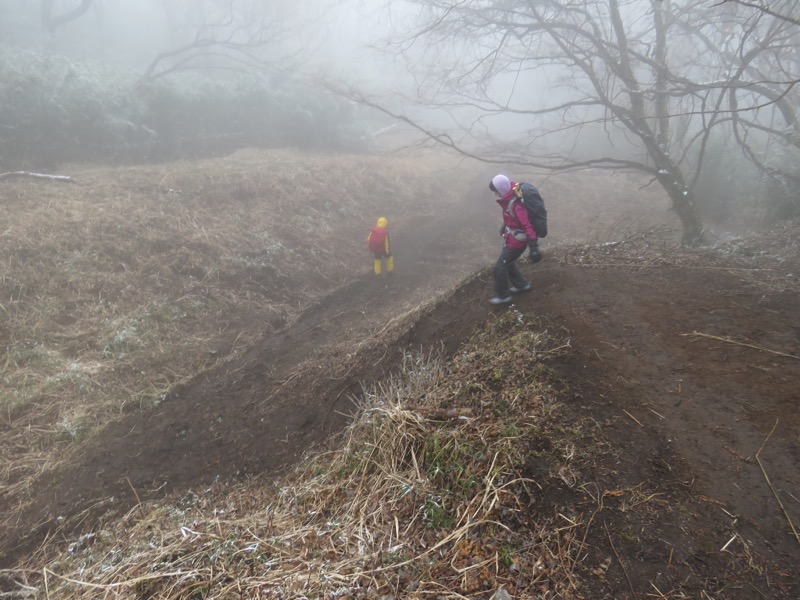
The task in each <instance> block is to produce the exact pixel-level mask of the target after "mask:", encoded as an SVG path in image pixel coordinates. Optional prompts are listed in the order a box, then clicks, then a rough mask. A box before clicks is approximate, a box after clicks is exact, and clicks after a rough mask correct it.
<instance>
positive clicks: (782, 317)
mask: <svg viewBox="0 0 800 600" xmlns="http://www.w3.org/2000/svg"><path fill="white" fill-rule="evenodd" d="M480 181H482V180H480ZM476 186H477V184H476ZM553 189H554V190H555V189H556V188H555V185H554V186H553ZM553 197H554V196H553V194H552V193H551V194H550V196H549V198H553ZM485 199H486V195H485V194H477V193H476V199H475V201H473V202H470V203H467V205H466V207H467V208H465V210H463V211H460V212H459V213H458V214H453V213H450V214H443V215H440V216H438V217H435V218H426V219H420V220H419V221H417V222H414V221H413V220H409V221H408V222H405V223H403V224H402V225H401V227H400V229H399V231H398V232H397V233H396V234H395V255H396V257H397V271H396V273H395V274H394V275H393V276H392V277H391V278H388V277H387V278H385V279H382V280H377V279H376V278H374V277H373V276H372V275H371V274H370V273H365V274H364V275H363V276H360V277H358V278H356V279H355V280H353V281H352V282H350V283H346V284H345V285H343V286H341V287H339V288H337V289H336V290H335V291H333V292H332V293H330V294H328V295H326V296H325V297H324V298H323V299H321V300H320V301H318V302H316V303H315V304H313V305H312V306H311V307H310V308H308V309H307V310H305V311H304V312H303V313H302V314H301V315H300V316H299V317H298V318H297V319H295V320H294V321H292V322H291V323H290V324H288V325H287V326H286V327H285V328H283V329H282V330H280V331H278V332H277V333H275V334H269V335H266V336H264V337H263V339H261V340H260V341H259V342H257V343H255V344H254V345H253V346H252V347H250V348H249V349H248V350H247V351H246V352H244V353H243V354H242V355H241V356H239V357H238V358H236V359H234V360H232V361H229V362H226V363H224V364H222V365H220V366H217V367H215V368H213V369H211V370H209V371H207V372H204V373H202V374H201V375H199V376H198V377H196V378H194V379H193V380H192V381H190V382H188V383H187V384H185V385H182V386H181V387H180V388H178V389H177V390H176V391H174V392H173V393H171V394H170V395H169V397H168V398H166V399H165V401H164V402H163V403H161V404H159V405H158V406H157V407H155V408H153V409H152V410H149V411H146V412H144V413H141V412H136V413H132V414H127V415H124V417H123V418H122V419H121V420H118V421H116V422H114V423H112V424H111V425H109V426H108V427H106V428H105V430H104V431H103V432H102V433H101V434H99V435H98V436H97V437H96V438H95V440H94V441H93V443H92V444H91V447H89V448H85V449H84V450H83V451H82V452H81V455H80V457H79V459H78V460H75V461H72V463H71V464H70V465H69V466H65V467H63V468H61V469H60V470H58V471H57V472H55V473H53V474H52V475H50V476H48V478H47V480H46V481H44V482H42V485H41V486H40V489H41V494H40V495H38V496H37V497H36V498H35V499H34V501H33V502H32V503H31V504H30V506H29V507H28V508H26V509H25V510H24V511H22V512H20V513H19V514H18V515H16V518H15V519H14V520H13V523H12V524H11V525H9V526H7V527H6V530H5V531H3V532H2V534H3V540H4V541H3V552H2V564H3V565H4V566H11V565H13V564H15V563H16V561H17V559H20V558H22V557H24V556H25V555H26V553H28V552H30V551H31V550H32V549H33V548H35V546H36V545H38V544H39V543H40V542H41V541H42V540H43V539H44V538H45V537H46V536H53V535H66V534H69V533H73V532H75V531H79V530H81V529H82V528H86V527H88V526H90V525H91V526H95V525H97V524H100V523H102V522H103V521H105V520H107V519H110V518H113V517H114V516H115V515H119V514H120V512H121V511H126V510H128V509H130V508H131V507H133V506H135V505H136V504H137V503H139V502H142V501H144V500H147V499H154V498H161V497H166V496H167V495H168V494H170V493H181V492H184V491H186V490H189V489H192V488H197V487H199V486H203V485H206V484H210V483H211V482H213V481H217V480H226V479H230V478H238V477H244V476H248V475H254V474H264V473H274V474H278V473H280V472H282V471H283V470H284V469H285V468H287V467H288V466H290V465H293V464H295V463H296V462H297V461H298V460H299V459H300V458H301V456H302V455H303V453H305V452H306V451H308V450H309V449H310V448H312V447H315V446H317V445H320V444H323V443H324V442H325V441H326V440H327V439H328V438H329V436H330V435H331V433H332V432H335V431H338V430H340V429H341V428H342V427H343V426H344V424H345V423H346V421H347V416H348V414H350V413H351V410H352V408H353V406H352V397H353V395H354V394H357V393H358V392H359V391H360V389H361V387H362V386H364V385H367V384H369V383H370V382H372V381H376V380H378V379H380V378H382V377H385V376H386V375H387V374H388V373H391V372H393V370H394V369H395V368H396V367H397V365H398V362H399V359H400V357H401V356H402V353H403V351H405V350H409V349H410V350H414V349H419V348H427V347H431V346H436V345H443V346H444V348H445V350H446V352H448V353H452V352H454V351H455V350H456V349H457V348H458V345H459V343H460V342H461V341H463V340H464V339H466V337H467V336H468V335H469V334H470V333H471V332H472V331H473V330H474V329H475V328H476V327H477V326H479V325H480V324H481V323H482V322H484V321H485V320H486V319H487V318H488V317H490V316H491V315H493V314H496V313H497V311H507V310H518V311H520V312H521V313H523V314H524V315H527V316H529V317H530V318H535V319H538V320H539V321H540V322H541V323H542V324H543V326H544V327H547V328H548V329H550V330H552V331H554V332H557V333H558V335H560V336H562V337H563V338H564V339H565V340H566V341H568V343H569V346H570V348H571V351H570V352H569V353H567V355H566V356H565V357H563V358H561V359H559V360H558V361H557V364H556V372H557V375H558V377H559V379H560V381H561V395H562V396H563V399H564V401H565V403H566V405H567V407H568V408H567V412H568V413H569V414H572V415H573V417H574V418H575V419H576V420H581V419H583V420H585V419H590V420H591V421H592V422H593V423H594V427H595V431H594V435H595V436H596V438H597V440H599V441H600V442H601V443H602V444H603V446H604V447H606V448H609V449H610V450H609V452H608V453H607V454H603V455H598V456H597V457H596V462H593V463H592V464H591V466H590V465H589V463H588V462H587V463H586V464H585V465H584V466H585V467H586V468H587V469H588V468H591V469H593V470H594V477H593V478H591V479H593V480H594V484H593V485H594V493H596V494H597V496H598V499H599V500H600V504H602V505H603V510H602V511H599V510H598V511H597V512H596V513H595V514H596V515H597V516H596V517H595V514H592V517H593V518H596V519H597V521H596V522H597V526H595V527H593V528H592V529H591V532H590V533H589V534H588V535H587V540H586V541H587V543H588V544H589V547H594V548H596V549H597V552H598V555H599V554H600V551H601V550H602V551H603V552H604V553H606V554H608V555H613V556H615V558H616V560H615V561H614V562H613V564H611V565H606V566H607V573H606V574H605V575H604V576H603V577H598V579H597V580H596V581H595V582H594V583H592V584H591V585H592V586H593V588H594V591H593V593H592V594H591V595H589V596H587V597H589V598H595V597H596V598H601V597H603V598H605V597H607V598H644V597H654V598H660V597H693V598H707V597H714V598H759V597H763V598H787V599H788V598H800V569H799V568H798V565H800V537H799V536H798V531H797V530H796V529H797V527H798V524H799V523H800V433H799V432H800V413H798V405H800V391H798V382H800V325H799V324H798V321H797V315H798V314H800V294H798V286H797V284H796V283H795V281H796V277H797V276H800V262H798V258H797V252H796V246H792V244H795V242H794V240H795V239H796V238H795V237H794V235H793V233H794V232H796V231H797V228H796V227H795V229H793V230H791V229H787V230H786V231H778V232H777V234H778V235H779V236H780V235H782V236H783V237H778V238H766V237H765V238H763V239H761V240H759V241H757V242H752V244H750V245H749V246H746V247H743V246H729V247H728V250H729V251H728V252H727V253H726V252H704V253H697V252H694V253H685V254H684V253H678V252H674V253H673V254H672V255H671V256H668V257H666V258H662V257H661V255H660V254H658V253H654V252H653V251H652V249H649V248H647V245H646V242H647V238H646V236H643V237H641V238H640V239H639V238H637V240H638V241H637V240H634V239H633V238H629V239H628V240H627V241H625V242H623V243H616V244H607V245H605V246H603V245H595V246H592V247H583V246H580V247H578V246H572V245H566V244H565V242H569V241H571V239H572V238H573V236H570V235H566V234H562V235H561V237H560V238H559V237H558V234H557V233H554V234H553V235H552V238H551V239H552V241H551V239H548V242H549V243H548V244H544V245H543V248H544V250H545V253H546V259H545V260H544V261H543V262H541V263H539V264H537V265H532V264H525V265H524V266H523V270H524V272H525V273H526V274H527V275H528V276H529V277H530V279H531V280H532V282H533V284H534V290H533V291H532V292H531V293H528V294H524V295H520V296H517V297H516V298H515V302H514V305H513V307H511V308H500V309H496V308H491V307H490V306H489V305H488V303H487V302H486V300H487V299H488V297H489V295H490V292H491V284H490V279H491V276H490V273H489V271H488V270H486V269H483V270H478V269H480V267H482V266H483V267H485V266H486V265H487V264H489V261H491V260H492V259H493V253H494V250H495V243H496V241H495V239H494V237H491V234H492V233H493V232H494V229H495V226H494V223H495V222H497V221H498V219H497V215H495V214H494V211H495V210H496V209H495V208H494V207H492V206H491V204H486V203H484V202H483V200H485ZM550 203H551V206H552V207H553V208H551V228H552V229H553V230H555V231H556V232H557V231H558V228H559V218H558V217H559V214H560V210H559V209H558V208H557V207H555V206H553V205H554V204H555V203H554V202H553V201H552V200H551V201H550ZM563 218H564V221H565V222H566V221H567V220H568V218H569V219H571V221H570V228H571V229H569V231H573V232H574V239H578V237H579V236H580V235H581V232H582V233H583V234H585V233H586V232H587V231H588V230H590V229H591V228H592V227H593V226H597V223H598V221H597V220H596V219H592V218H590V217H589V216H588V213H587V214H585V215H580V214H579V213H577V211H576V212H575V213H573V214H572V215H563ZM565 231H566V229H565ZM453 232H458V233H457V239H456V240H453V239H451V236H452V235H453ZM775 239H777V241H775V242H774V243H776V244H778V246H775V247H771V246H769V244H770V243H773V241H774V240H775ZM559 242H561V244H559ZM617 242H620V240H617ZM628 248H630V250H628ZM787 248H789V251H788V252H787ZM365 262H366V263H367V266H366V267H365V270H366V269H367V268H368V261H365ZM476 270H478V271H477V275H475V276H470V275H469V274H470V273H472V272H474V271H476ZM462 277H466V279H465V280H464V281H463V283H461V284H459V285H457V286H455V288H454V284H455V282H456V281H458V280H459V279H461V278H462ZM432 298H434V301H431V299H432ZM260 318H261V317H260V316H259V315H252V321H251V323H252V324H257V323H258V322H259V320H260ZM409 322H412V323H413V325H410V326H409ZM243 326H245V324H244V323H243ZM251 326H256V327H257V325H251ZM597 440H596V441H597ZM527 443H529V444H531V448H532V449H535V447H536V446H537V445H538V444H543V443H546V441H542V440H529V441H528V442H527ZM532 456H533V453H532ZM529 468H530V470H531V474H532V475H535V474H536V471H537V469H538V468H539V466H537V463H536V460H535V459H534V458H532V459H531V464H530V466H529ZM564 482H565V485H564V486H563V487H555V486H553V487H548V488H546V489H545V490H544V491H543V493H542V496H541V498H540V500H539V503H538V505H537V506H534V507H531V509H532V510H545V511H566V509H565V507H567V506H568V505H569V504H570V503H573V502H576V501H580V498H585V495H584V494H585V493H586V492H587V490H586V489H584V490H583V491H582V492H581V494H578V492H577V491H576V490H575V489H572V488H571V487H570V485H569V477H568V476H566V477H565V478H564ZM645 482H646V483H647V487H648V489H656V490H658V491H657V492H656V493H654V494H652V495H650V496H648V497H647V498H643V499H642V503H646V504H647V506H648V510H647V511H641V510H634V509H635V508H636V507H634V506H626V505H624V504H623V503H622V502H621V501H620V499H619V498H618V497H617V496H616V495H615V494H614V493H613V490H615V489H621V488H631V487H635V486H637V485H639V484H644V483H645ZM590 492H591V490H590ZM589 514H591V511H589ZM601 521H602V526H600V522H601ZM590 555H591V552H590ZM743 564H745V565H746V566H747V568H745V569H742V565H743ZM676 589H680V590H681V593H689V594H690V595H688V596H679V595H675V596H669V595H668V594H671V593H676V592H674V590H676ZM712 592H713V595H709V594H711V593H712Z"/></svg>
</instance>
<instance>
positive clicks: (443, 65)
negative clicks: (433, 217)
mask: <svg viewBox="0 0 800 600" xmlns="http://www.w3.org/2000/svg"><path fill="white" fill-rule="evenodd" d="M413 3H414V4H415V5H416V6H417V7H418V8H419V14H420V15H421V16H422V17H423V20H422V22H421V24H419V26H418V27H417V28H416V29H415V30H414V31H411V32H410V33H407V34H406V35H404V36H402V38H401V39H400V40H399V45H398V46H397V48H398V49H399V50H400V51H401V52H402V53H403V54H404V56H406V57H407V58H408V59H409V60H410V61H411V62H412V65H411V66H412V67H413V72H415V73H417V74H418V86H417V94H416V95H417V98H418V99H419V100H420V101H421V102H422V103H423V104H424V105H426V106H428V107H438V108H444V109H447V110H448V111H450V112H451V114H453V115H460V117H458V116H454V118H457V119H459V123H460V125H461V127H460V131H459V132H458V133H453V134H448V133H445V132H442V131H431V130H430V129H427V128H424V129H425V130H426V131H428V132H429V133H431V134H432V135H433V136H434V137H435V138H436V139H438V140H440V141H442V140H445V141H446V142H447V143H449V144H450V145H452V146H454V147H456V148H457V149H460V150H462V151H464V152H467V153H470V154H473V155H480V156H484V157H490V159H491V160H492V161H495V162H508V163H513V164H520V165H529V166H533V167H539V168H547V169H562V170H563V169H575V168H583V167H595V168H607V169H635V170H638V171H641V172H644V173H647V174H649V175H651V176H652V177H653V179H654V180H655V181H658V183H659V184H660V185H661V186H662V187H663V188H664V190H665V191H666V192H667V194H668V195H669V197H670V199H671V201H672V207H673V209H674V210H675V212H676V214H677V215H678V217H679V219H680V222H681V224H682V228H683V241H684V243H686V244H694V243H696V242H698V241H699V240H700V239H701V237H702V233H703V226H702V222H701V219H700V217H699V215H698V211H697V209H696V208H695V197H694V190H693V184H694V182H695V181H696V178H697V173H698V172H699V169H700V168H701V167H702V157H703V153H704V151H705V149H706V144H707V140H708V137H709V135H710V132H711V131H713V130H714V129H715V128H721V127H726V126H727V127H730V126H734V125H735V126H737V127H738V128H739V131H742V130H743V128H745V127H746V128H748V129H749V130H750V131H753V130H754V129H755V128H757V127H762V128H764V127H766V129H762V131H763V132H764V133H765V135H770V132H769V131H767V129H768V124H767V125H765V121H764V115H763V114H762V109H763V107H764V106H771V105H773V104H774V105H776V106H780V107H781V108H782V110H784V111H786V118H787V119H788V120H791V119H792V118H794V117H793V116H792V111H791V107H792V103H791V101H790V98H789V94H790V92H791V90H792V89H793V87H794V85H795V83H796V81H797V70H795V69H794V64H793V63H791V61H790V60H789V59H787V58H786V57H785V56H784V54H782V53H781V52H780V50H782V49H786V48H787V44H788V42H789V38H788V37H787V36H788V35H790V34H789V33H787V31H786V27H787V26H788V25H789V22H787V21H783V22H782V23H781V24H780V25H776V24H775V20H774V19H773V20H772V22H771V23H770V22H767V21H766V20H765V19H748V18H747V17H744V16H740V15H736V14H735V11H733V12H730V13H729V14H728V13H726V12H725V11H720V10H719V9H717V10H716V12H715V11H714V8H713V7H705V8H702V7H698V6H697V4H696V2H693V1H691V0H650V1H641V0H635V1H634V0H588V1H580V2H579V1H555V0H462V1H460V2H458V3H454V2H450V1H447V0H414V1H413ZM765 16H766V15H765ZM417 48H421V49H422V52H421V53H418V52H417ZM766 67H769V73H765V72H764V68H766ZM509 115H514V116H516V117H518V118H519V119H520V121H519V122H521V123H525V125H524V126H523V127H521V128H520V129H521V132H523V133H526V137H527V140H526V141H525V142H523V143H522V144H517V145H514V146H510V145H509V144H508V143H502V144H498V143H495V144H493V145H492V146H488V145H487V144H486V141H487V139H488V138H489V137H490V132H491V131H493V130H495V129H496V127H497V123H499V122H501V117H502V118H505V117H507V116H509ZM467 116H469V119H468V118H467ZM794 122H796V118H794ZM792 135H793V134H792V133H785V136H788V137H789V138H791V137H792ZM457 137H458V142H456V141H454V140H455V139H456V138H457ZM744 138H747V136H744ZM740 141H741V142H742V143H743V144H745V145H746V144H747V143H749V142H751V141H754V140H753V138H752V136H750V137H749V138H748V139H741V140H740ZM475 148H479V150H475ZM751 150H752V154H753V155H755V154H756V151H755V149H754V148H751Z"/></svg>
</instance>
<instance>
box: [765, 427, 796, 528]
mask: <svg viewBox="0 0 800 600" xmlns="http://www.w3.org/2000/svg"><path fill="white" fill-rule="evenodd" d="M777 426H778V419H775V425H773V426H772V431H770V432H769V435H768V436H767V439H765V440H764V443H763V444H761V447H760V448H759V449H758V452H756V461H757V462H758V466H759V467H761V472H762V473H763V474H764V479H766V480H767V485H768V486H769V489H770V490H772V495H773V496H775V500H777V501H778V506H780V507H781V511H783V516H784V517H786V520H787V521H788V522H789V527H791V529H792V533H793V534H794V539H796V540H797V541H798V543H800V534H798V533H797V529H796V528H795V526H794V523H793V522H792V518H791V517H790V516H789V513H788V512H787V511H786V507H785V506H784V505H783V502H782V501H781V499H780V497H779V496H778V492H776V491H775V488H774V487H772V482H771V481H770V480H769V475H767V471H766V470H765V469H764V465H763V464H762V463H761V457H760V456H759V454H761V451H762V450H763V449H764V446H765V445H766V443H767V442H768V441H769V438H770V437H772V434H773V433H774V432H775V428H776V427H777Z"/></svg>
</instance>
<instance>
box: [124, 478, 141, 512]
mask: <svg viewBox="0 0 800 600" xmlns="http://www.w3.org/2000/svg"><path fill="white" fill-rule="evenodd" d="M125 481H127V482H128V485H129V486H130V487H131V491H132V492H133V495H134V496H136V504H138V505H139V510H140V511H141V513H142V516H143V517H144V516H146V513H145V511H144V506H142V500H141V498H139V494H138V493H137V491H136V488H135V487H133V484H132V483H131V480H130V478H129V477H126V478H125Z"/></svg>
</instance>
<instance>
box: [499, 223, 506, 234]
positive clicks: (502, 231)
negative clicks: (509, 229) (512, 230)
mask: <svg viewBox="0 0 800 600" xmlns="http://www.w3.org/2000/svg"><path fill="white" fill-rule="evenodd" d="M505 233H506V224H505V223H503V224H502V225H500V235H505Z"/></svg>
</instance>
